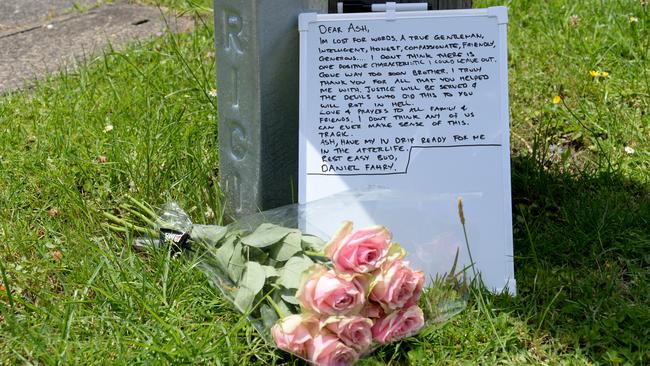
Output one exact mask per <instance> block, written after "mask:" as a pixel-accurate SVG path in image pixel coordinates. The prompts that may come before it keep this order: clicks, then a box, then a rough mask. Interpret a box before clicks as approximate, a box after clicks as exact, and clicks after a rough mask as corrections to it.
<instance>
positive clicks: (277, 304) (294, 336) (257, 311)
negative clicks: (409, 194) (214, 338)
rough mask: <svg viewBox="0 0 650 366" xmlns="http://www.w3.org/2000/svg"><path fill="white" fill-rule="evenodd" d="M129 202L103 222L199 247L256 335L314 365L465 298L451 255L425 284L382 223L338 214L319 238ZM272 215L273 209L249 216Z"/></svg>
mask: <svg viewBox="0 0 650 366" xmlns="http://www.w3.org/2000/svg"><path fill="white" fill-rule="evenodd" d="M129 201H130V202H129V203H127V204H123V205H121V209H120V214H119V217H118V216H116V215H113V214H110V213H105V216H106V217H107V218H108V220H109V221H110V223H105V226H106V227H108V228H109V229H112V230H116V231H138V232H141V233H144V234H146V235H147V237H145V238H141V239H138V240H136V242H135V245H136V246H138V247H143V246H147V247H152V246H153V247H162V246H169V248H172V249H175V250H182V251H185V252H188V253H194V254H195V255H198V258H199V267H200V268H201V269H202V270H203V271H204V272H205V273H206V274H207V275H208V276H209V278H211V279H212V281H213V283H214V284H215V285H216V286H217V287H218V288H219V289H220V290H221V292H222V293H223V295H224V296H225V297H226V298H227V299H229V300H230V301H231V302H232V304H233V305H234V306H235V307H236V308H237V309H238V310H239V311H240V312H242V313H243V314H245V315H246V316H247V317H248V319H249V320H250V321H251V323H252V324H253V326H254V327H255V328H256V329H257V330H258V331H259V333H260V334H261V335H262V337H264V338H265V339H266V340H267V341H268V342H271V343H272V344H274V345H275V346H277V347H278V348H280V349H282V350H284V351H287V352H289V353H291V354H293V355H295V356H297V357H300V358H303V359H305V360H307V361H308V362H310V363H311V364H313V365H350V364H353V363H354V362H355V361H356V360H358V359H359V358H360V357H363V356H364V355H367V354H369V353H370V352H372V350H373V349H374V348H375V347H377V346H380V345H383V344H386V343H389V342H393V341H396V340H399V339H402V338H405V337H409V336H412V335H414V334H416V333H417V332H418V331H420V330H422V329H423V328H424V327H425V326H429V325H432V324H437V323H441V322H442V321H445V320H447V319H449V318H450V317H451V316H453V315H455V314H457V313H458V312H460V311H461V310H462V309H463V308H464V306H465V292H464V291H465V282H464V276H462V275H458V274H457V273H455V272H456V271H455V261H454V263H453V265H452V267H451V270H450V272H449V274H447V275H445V276H438V277H436V278H435V279H434V278H432V279H431V281H430V283H429V284H428V285H427V287H426V288H425V274H424V273H423V272H422V271H416V270H414V269H412V268H411V267H410V266H409V262H408V260H407V259H408V256H407V253H406V251H405V250H404V249H403V248H402V247H401V246H400V245H399V244H397V243H395V242H394V241H393V239H392V235H391V233H390V231H389V230H388V229H387V228H386V227H384V226H381V225H375V226H370V227H366V228H361V229H359V230H357V231H354V230H353V224H352V222H350V221H346V222H343V223H342V226H341V227H340V229H339V230H338V232H336V234H334V235H333V236H332V237H331V238H330V239H329V240H328V241H327V242H325V241H324V240H322V239H321V238H319V237H318V236H315V235H310V234H306V233H303V232H301V231H300V230H298V229H296V228H291V227H285V226H281V225H276V224H274V223H271V222H262V223H260V224H259V225H257V226H256V227H255V228H254V229H247V228H244V227H245V226H246V225H237V224H233V225H229V226H226V227H222V226H216V225H195V224H192V223H191V221H190V219H189V217H188V215H187V214H186V213H185V212H184V211H183V210H181V209H180V208H179V207H178V205H176V204H174V203H172V204H168V205H166V206H165V207H164V208H163V210H162V212H161V214H160V215H155V214H154V213H153V211H152V210H151V209H149V208H148V207H147V206H146V205H144V204H142V203H140V202H138V201H136V200H134V199H132V198H129ZM280 212H282V211H280ZM277 216H278V211H277V210H275V211H274V212H270V213H268V214H267V215H262V216H259V217H257V218H256V220H257V221H259V220H260V217H265V218H268V217H277ZM279 216H280V217H282V216H283V215H282V214H280V215H279ZM256 220H252V221H253V222H254V221H256ZM275 221H278V220H275ZM280 221H281V220H280ZM290 221H291V220H290ZM138 222H139V223H144V224H145V225H144V226H143V225H140V224H139V223H138ZM244 222H246V220H244ZM250 222H251V220H248V223H250ZM294 222H295V221H294Z"/></svg>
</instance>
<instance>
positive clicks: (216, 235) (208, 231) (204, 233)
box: [190, 225, 227, 246]
mask: <svg viewBox="0 0 650 366" xmlns="http://www.w3.org/2000/svg"><path fill="white" fill-rule="evenodd" d="M226 232H227V230H226V228H225V227H223V226H217V225H192V229H191V230H190V238H192V240H194V241H202V242H204V243H206V244H208V245H211V246H216V245H217V244H218V243H219V242H220V241H221V239H223V238H224V237H225V236H226Z"/></svg>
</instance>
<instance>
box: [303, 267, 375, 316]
mask: <svg viewBox="0 0 650 366" xmlns="http://www.w3.org/2000/svg"><path fill="white" fill-rule="evenodd" d="M296 297H297V298H298V301H300V304H301V305H302V307H303V308H304V309H305V310H307V311H310V312H314V313H316V314H321V315H354V314H358V313H359V310H361V308H362V307H363V304H364V303H365V299H366V291H365V290H364V287H363V286H362V284H361V282H360V281H359V280H358V279H357V278H355V277H354V276H345V275H338V274H336V273H335V272H334V271H332V270H327V268H325V267H323V266H314V267H313V268H312V269H311V270H310V271H309V272H308V273H307V274H306V275H305V280H304V282H303V285H302V286H301V287H300V288H299V289H298V292H297V293H296Z"/></svg>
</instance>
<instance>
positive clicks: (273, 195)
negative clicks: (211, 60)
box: [214, 0, 327, 217]
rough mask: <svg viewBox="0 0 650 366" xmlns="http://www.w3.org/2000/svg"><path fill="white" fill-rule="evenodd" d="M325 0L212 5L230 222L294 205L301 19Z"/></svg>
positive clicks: (218, 1) (229, 0)
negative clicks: (260, 212) (299, 18)
mask: <svg viewBox="0 0 650 366" xmlns="http://www.w3.org/2000/svg"><path fill="white" fill-rule="evenodd" d="M309 11H312V12H320V13H326V12H327V0H215V2H214V17H215V38H216V56H217V57H216V59H217V90H218V107H219V154H220V155H219V160H220V175H221V187H222V189H223V190H224V193H225V195H226V204H227V207H226V212H227V214H229V215H230V216H232V217H239V216H242V215H245V214H248V213H254V212H258V211H259V210H263V209H268V208H272V207H276V206H280V205H283V204H288V203H291V200H292V198H293V197H295V196H297V192H296V189H297V184H296V180H297V177H296V174H297V172H298V73H299V72H298V65H299V64H298V49H299V43H298V38H299V37H298V14H300V13H302V12H309Z"/></svg>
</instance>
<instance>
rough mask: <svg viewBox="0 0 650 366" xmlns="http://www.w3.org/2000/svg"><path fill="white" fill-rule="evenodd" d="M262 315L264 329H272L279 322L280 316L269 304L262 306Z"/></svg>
mask: <svg viewBox="0 0 650 366" xmlns="http://www.w3.org/2000/svg"><path fill="white" fill-rule="evenodd" d="M260 315H261V316H262V322H263V323H264V328H266V329H271V328H273V326H274V325H275V323H277V322H278V320H279V319H280V316H279V315H278V313H277V312H276V311H275V309H273V307H272V306H271V305H269V304H262V305H261V306H260Z"/></svg>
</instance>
